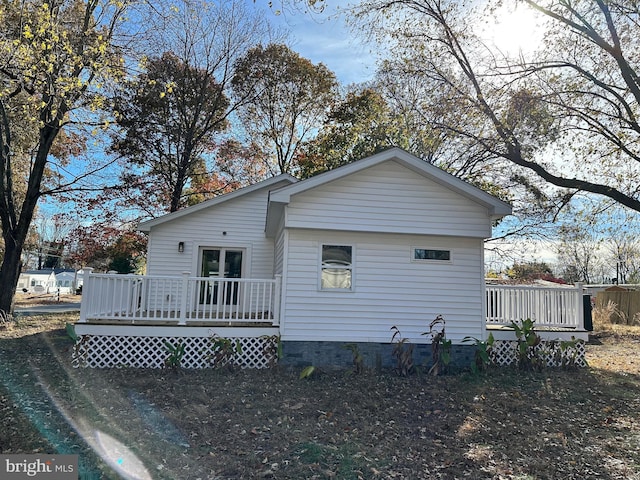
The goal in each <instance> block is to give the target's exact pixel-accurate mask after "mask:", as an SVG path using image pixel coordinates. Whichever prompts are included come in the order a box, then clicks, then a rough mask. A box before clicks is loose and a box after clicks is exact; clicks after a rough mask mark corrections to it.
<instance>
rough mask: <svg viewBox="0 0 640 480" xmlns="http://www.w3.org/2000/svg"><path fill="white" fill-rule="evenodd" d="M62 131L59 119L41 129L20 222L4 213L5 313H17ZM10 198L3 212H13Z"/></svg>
mask: <svg viewBox="0 0 640 480" xmlns="http://www.w3.org/2000/svg"><path fill="white" fill-rule="evenodd" d="M60 118H61V117H60ZM59 131H60V120H59V119H58V121H57V122H55V123H54V125H46V126H45V127H44V128H42V129H41V130H40V139H39V143H38V151H37V152H36V155H35V158H34V159H33V166H32V168H31V172H30V175H29V179H28V183H27V192H26V194H25V198H24V201H23V202H22V208H21V209H20V216H19V217H18V220H17V221H16V220H15V217H14V215H9V214H8V212H2V213H3V214H2V215H0V217H2V236H3V238H4V242H5V252H4V257H3V259H2V265H0V311H1V312H4V313H12V312H13V310H12V307H13V297H14V295H15V293H16V287H17V285H18V277H19V276H20V262H21V257H22V249H23V248H24V242H25V240H26V238H27V234H28V233H29V227H30V226H31V221H32V220H33V214H34V212H35V210H36V206H37V205H38V200H39V199H40V193H41V192H40V189H41V185H42V178H43V176H44V171H45V167H46V165H47V159H48V156H49V152H50V151H51V145H52V143H53V140H54V139H55V138H56V136H57V135H58V133H59ZM5 161H6V162H9V158H8V157H7V158H6V159H5ZM3 180H4V179H3ZM12 180H13V179H12ZM5 195H6V197H7V199H8V198H13V196H14V192H13V190H12V189H8V190H7V191H6V192H5ZM7 199H2V200H3V203H2V204H0V209H4V210H6V211H8V210H9V208H8V206H7V205H6V203H4V202H6V201H7ZM12 213H15V212H12Z"/></svg>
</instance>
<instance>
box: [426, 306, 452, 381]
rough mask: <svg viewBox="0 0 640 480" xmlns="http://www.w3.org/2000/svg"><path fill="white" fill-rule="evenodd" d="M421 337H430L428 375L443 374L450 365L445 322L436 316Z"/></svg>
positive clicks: (448, 342)
mask: <svg viewBox="0 0 640 480" xmlns="http://www.w3.org/2000/svg"><path fill="white" fill-rule="evenodd" d="M423 335H431V359H432V361H433V364H432V365H431V368H430V369H429V375H439V374H440V373H445V372H446V371H447V368H448V367H449V364H450V363H451V340H449V339H448V338H447V336H446V334H445V320H444V318H443V316H442V315H438V316H437V317H436V318H435V319H434V320H433V321H432V322H431V323H430V324H429V331H428V332H425V333H423Z"/></svg>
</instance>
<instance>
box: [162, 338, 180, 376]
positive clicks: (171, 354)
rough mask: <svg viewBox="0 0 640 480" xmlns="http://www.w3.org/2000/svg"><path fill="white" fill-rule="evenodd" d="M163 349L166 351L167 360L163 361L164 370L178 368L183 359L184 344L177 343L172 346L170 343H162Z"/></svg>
mask: <svg viewBox="0 0 640 480" xmlns="http://www.w3.org/2000/svg"><path fill="white" fill-rule="evenodd" d="M164 349H165V350H166V351H167V353H168V355H167V358H165V359H164V366H165V368H172V369H176V368H180V367H181V366H182V360H183V359H184V344H183V343H178V345H173V344H172V343H171V342H169V341H167V340H165V341H164Z"/></svg>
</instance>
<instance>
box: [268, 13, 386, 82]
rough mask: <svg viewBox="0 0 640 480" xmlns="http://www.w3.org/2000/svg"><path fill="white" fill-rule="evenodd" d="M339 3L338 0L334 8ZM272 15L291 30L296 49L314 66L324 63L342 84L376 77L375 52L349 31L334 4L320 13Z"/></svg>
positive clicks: (273, 19)
mask: <svg viewBox="0 0 640 480" xmlns="http://www.w3.org/2000/svg"><path fill="white" fill-rule="evenodd" d="M339 3H341V2H337V1H336V2H334V5H336V4H339ZM342 3H344V2H342ZM267 11H268V10H267ZM269 14H271V15H273V18H272V19H271V21H272V24H273V25H274V26H281V27H283V28H286V29H288V30H289V31H290V46H291V48H292V49H293V50H295V51H296V52H298V53H299V54H300V55H302V56H303V57H305V58H308V59H309V60H311V61H312V62H313V63H319V62H322V63H324V64H325V65H326V66H327V67H328V68H329V69H330V70H332V71H333V72H334V73H335V74H336V77H337V78H338V80H339V81H340V83H342V84H343V85H349V84H351V83H360V82H364V81H367V80H370V79H371V78H372V77H373V75H374V73H375V68H376V65H375V63H376V57H375V54H374V53H373V49H372V48H371V46H367V45H365V44H364V43H363V42H362V40H361V39H360V38H359V36H358V35H356V34H354V33H353V32H351V31H350V30H349V28H348V27H347V25H346V23H345V21H344V16H343V15H340V13H339V10H336V9H335V8H331V5H329V6H328V7H327V9H326V11H325V12H323V13H321V14H319V13H314V14H310V13H304V12H301V11H289V12H285V13H282V14H280V15H276V14H275V13H273V10H272V11H270V12H269Z"/></svg>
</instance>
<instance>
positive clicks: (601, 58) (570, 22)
mask: <svg viewBox="0 0 640 480" xmlns="http://www.w3.org/2000/svg"><path fill="white" fill-rule="evenodd" d="M503 3H504V2H501V1H500V0H490V1H489V2H487V11H488V12H489V13H487V14H486V15H492V12H493V11H494V10H495V9H496V8H497V7H500V6H501V5H503ZM521 3H523V4H527V5H528V6H529V7H531V8H532V9H533V10H532V12H533V11H536V12H538V13H539V14H540V15H542V18H544V19H546V20H547V22H548V31H547V32H546V40H545V43H544V45H543V46H542V49H541V50H540V51H537V52H535V53H534V54H532V55H531V56H530V57H528V56H527V54H525V53H522V52H521V55H520V56H519V57H518V58H509V57H508V56H507V55H505V54H504V53H503V52H500V51H498V50H496V49H492V48H491V47H490V46H487V45H486V43H484V42H483V41H482V39H480V38H478V36H477V35H476V34H475V33H474V31H473V26H474V24H475V25H483V24H485V22H483V21H482V17H480V16H478V15H475V14H476V12H475V11H474V10H473V9H472V8H471V7H470V6H469V5H468V4H467V3H464V2H462V3H461V2H457V1H453V0H451V1H447V0H393V1H390V0H366V1H362V2H360V3H359V5H358V6H357V7H356V9H355V11H356V14H357V15H358V19H359V21H360V22H361V25H363V27H364V29H365V30H366V31H367V32H375V33H376V34H379V35H380V36H381V37H382V38H381V40H382V42H384V45H386V46H388V47H389V48H390V50H391V51H393V52H394V57H396V58H397V59H398V60H397V63H398V64H399V66H400V67H402V69H404V70H405V71H408V72H411V74H412V75H414V76H416V77H417V78H423V79H425V83H426V84H427V85H428V86H429V90H428V91H425V92H424V97H423V98H424V104H425V105H430V104H431V103H432V102H431V99H432V98H434V96H433V95H432V93H435V100H436V101H439V102H442V101H443V98H444V99H446V98H448V102H444V103H441V105H446V106H447V110H448V111H451V112H454V113H455V115H447V116H444V117H443V118H442V119H441V120H440V121H436V122H435V123H434V126H435V127H437V128H439V129H442V130H443V131H446V132H454V133H456V134H457V135H458V136H459V137H462V138H465V139H466V140H467V142H466V144H467V145H470V146H473V148H474V149H479V150H484V151H485V152H486V153H487V156H486V158H485V168H487V169H491V170H494V169H502V170H505V169H508V171H510V173H511V174H512V175H511V177H510V178H511V180H513V181H518V180H522V181H523V182H521V183H523V184H524V185H525V186H527V185H533V186H535V185H536V183H537V182H536V178H537V179H540V180H543V181H544V182H547V185H552V186H554V187H557V188H559V189H560V191H559V192H558V193H559V197H558V198H557V202H556V206H557V207H559V208H560V207H562V206H564V205H566V204H567V203H568V201H569V200H570V198H571V196H572V195H573V194H574V193H575V192H577V191H584V192H590V193H593V194H597V195H602V196H605V197H608V198H610V199H613V200H614V201H615V202H618V203H619V204H621V205H624V206H627V207H629V208H631V209H633V210H635V211H640V198H639V197H638V192H639V191H640V190H639V189H638V188H637V174H638V167H639V164H638V161H639V160H640V147H639V145H640V123H639V122H638V121H637V115H638V102H639V101H640V80H639V78H638V75H636V72H637V69H638V68H637V67H638V66H637V65H636V63H637V62H636V60H637V58H638V54H639V53H640V51H639V49H640V30H638V29H636V28H632V27H631V26H632V25H636V24H637V22H638V19H639V12H638V9H637V8H629V5H628V2H617V1H610V2H601V1H597V2H555V1H551V0H549V1H533V0H523V2H521ZM474 15H475V16H474ZM485 18H486V17H485ZM474 19H475V20H476V23H474V21H473V20H474ZM489 21H490V19H489ZM434 85H437V86H436V87H434ZM443 92H445V93H446V96H445V97H443V95H442V93H443ZM552 158H556V159H561V161H559V160H556V161H554V160H552ZM536 188H538V189H539V190H540V191H541V192H545V189H541V188H539V187H536ZM545 193H546V192H545Z"/></svg>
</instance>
